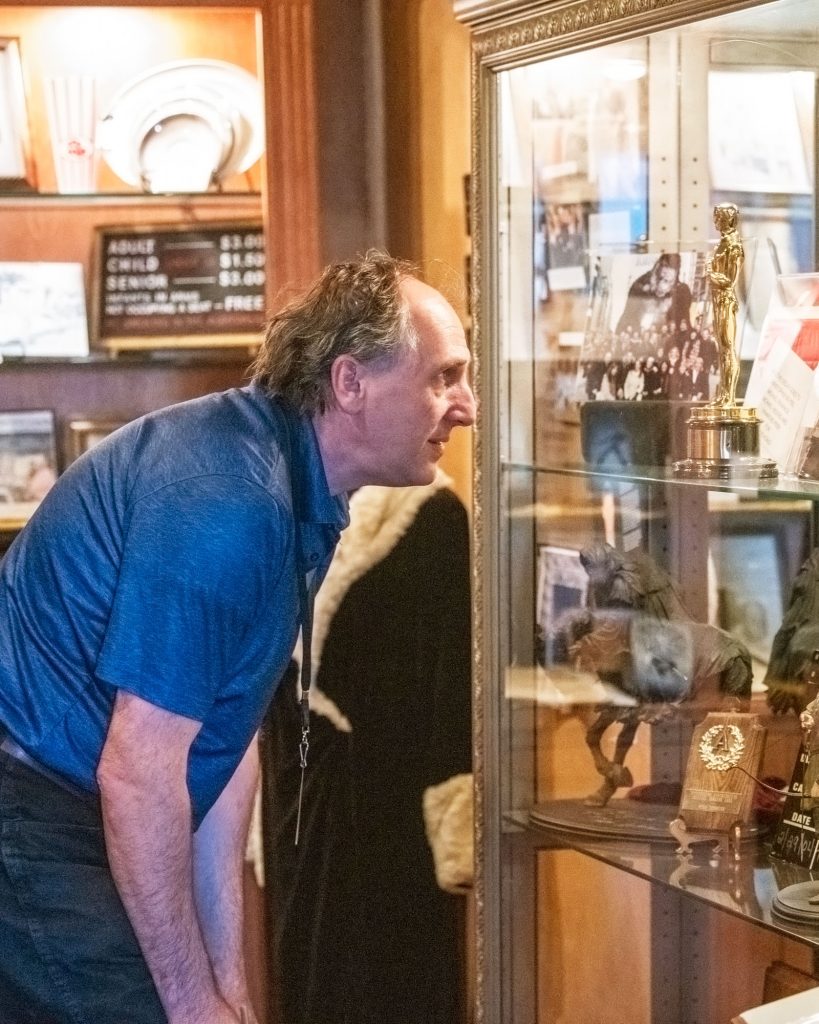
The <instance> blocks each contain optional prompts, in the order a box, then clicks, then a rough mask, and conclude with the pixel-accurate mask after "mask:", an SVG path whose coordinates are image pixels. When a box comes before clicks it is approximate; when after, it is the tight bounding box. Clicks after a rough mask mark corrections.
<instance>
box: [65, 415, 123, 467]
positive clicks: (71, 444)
mask: <svg viewBox="0 0 819 1024" xmlns="http://www.w3.org/2000/svg"><path fill="white" fill-rule="evenodd" d="M125 422H126V421H125V420H83V419H76V420H70V421H69V423H68V431H67V435H66V451H65V462H66V465H68V464H69V463H71V462H73V461H74V460H75V459H78V458H79V457H80V456H81V455H82V454H83V453H84V452H87V451H88V450H89V449H90V448H93V447H94V445H96V444H99V442H100V441H102V440H103V438H106V437H108V435H109V434H112V433H113V432H114V431H115V430H118V429H119V428H120V427H122V426H124V425H125Z"/></svg>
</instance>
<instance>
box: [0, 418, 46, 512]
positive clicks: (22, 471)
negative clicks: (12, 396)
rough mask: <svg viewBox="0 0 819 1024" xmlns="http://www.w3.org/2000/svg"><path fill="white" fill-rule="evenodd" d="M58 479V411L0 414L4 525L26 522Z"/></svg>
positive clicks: (0, 498) (0, 495) (0, 506)
mask: <svg viewBox="0 0 819 1024" xmlns="http://www.w3.org/2000/svg"><path fill="white" fill-rule="evenodd" d="M56 479H57V446H56V441H55V430H54V413H53V412H52V410H50V409H32V410H21V411H19V412H18V411H14V412H2V413H0V524H3V525H5V524H9V523H11V524H18V525H20V524H22V523H23V522H25V520H26V519H27V518H28V517H29V515H31V513H32V512H33V511H34V509H35V508H36V507H37V505H38V504H39V503H40V502H41V501H42V499H43V498H44V497H45V496H46V494H47V493H48V491H49V490H50V489H51V487H52V485H53V484H54V482H55V480H56Z"/></svg>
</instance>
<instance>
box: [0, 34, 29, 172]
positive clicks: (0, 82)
mask: <svg viewBox="0 0 819 1024" xmlns="http://www.w3.org/2000/svg"><path fill="white" fill-rule="evenodd" d="M35 187H36V181H35V175H34V166H33V163H32V159H31V143H30V136H29V125H28V111H27V109H26V92H25V86H24V83H23V66H22V63H21V60H20V44H19V42H18V40H17V39H13V38H3V37H0V189H4V190H15V191H17V190H19V191H32V190H33V189H34V188H35Z"/></svg>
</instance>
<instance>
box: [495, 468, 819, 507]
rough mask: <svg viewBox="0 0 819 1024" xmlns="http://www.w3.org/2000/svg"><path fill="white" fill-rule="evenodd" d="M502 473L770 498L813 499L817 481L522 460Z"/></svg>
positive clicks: (818, 485)
mask: <svg viewBox="0 0 819 1024" xmlns="http://www.w3.org/2000/svg"><path fill="white" fill-rule="evenodd" d="M501 470H502V472H507V473H521V472H523V473H526V472H528V473H538V474H546V473H548V474H556V475H558V476H563V477H578V478H582V479H584V480H592V481H596V482H597V483H598V485H599V484H600V483H603V484H605V483H606V482H612V483H628V484H635V483H649V484H670V483H673V484H675V485H678V486H680V487H693V488H699V489H702V488H705V489H706V490H709V491H718V490H722V491H731V492H735V493H739V494H740V495H743V494H747V495H750V496H753V497H755V498H766V499H770V500H776V499H777V498H779V499H783V500H784V499H792V498H804V499H805V500H810V501H816V500H817V499H819V481H817V480H802V479H801V478H799V477H795V476H780V477H779V478H778V479H777V480H753V479H748V478H742V477H737V478H735V479H733V480H688V479H683V478H682V477H678V476H675V475H674V471H673V469H672V468H671V467H670V466H629V467H627V468H624V469H621V470H611V469H594V468H593V467H590V466H586V465H583V464H577V463H574V464H571V463H563V464H556V463H555V464H531V463H524V462H504V463H502V465H501Z"/></svg>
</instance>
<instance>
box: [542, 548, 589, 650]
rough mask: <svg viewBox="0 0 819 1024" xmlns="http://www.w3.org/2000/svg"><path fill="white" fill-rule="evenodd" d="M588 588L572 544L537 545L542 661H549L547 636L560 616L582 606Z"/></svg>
mask: <svg viewBox="0 0 819 1024" xmlns="http://www.w3.org/2000/svg"><path fill="white" fill-rule="evenodd" d="M588 589H589V576H588V573H587V572H586V570H585V569H584V568H583V563H582V562H581V561H580V552H579V551H577V550H576V549H574V548H563V547H556V546H552V545H550V544H544V545H541V547H540V548H539V549H538V588H537V629H538V633H539V634H540V638H541V640H540V643H541V644H543V645H544V648H543V653H544V655H545V664H547V665H548V664H551V662H552V660H553V659H552V651H551V649H550V644H549V640H548V638H549V636H550V635H551V633H552V631H553V630H554V625H555V622H556V621H557V620H558V619H559V618H560V616H561V615H562V614H563V613H564V612H567V611H569V610H571V609H573V608H583V607H585V604H586V595H587V593H588Z"/></svg>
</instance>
